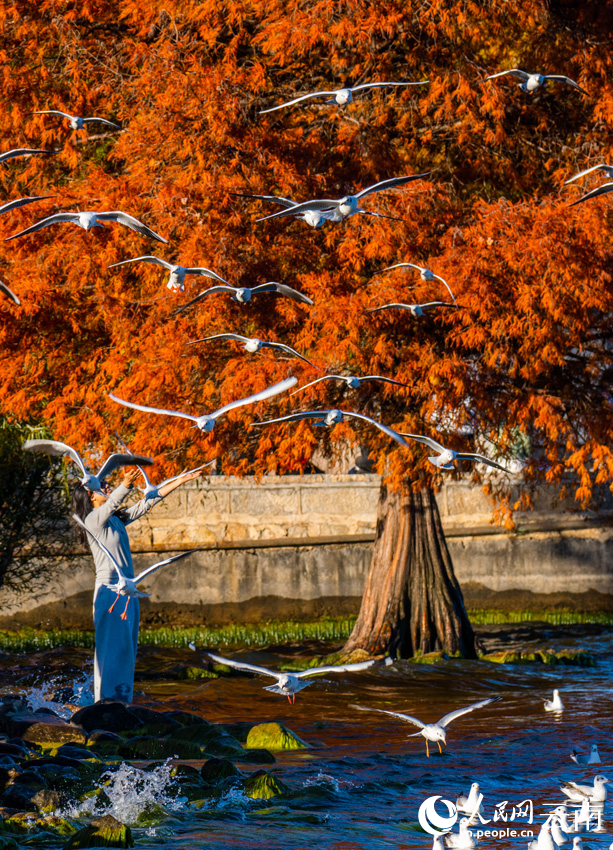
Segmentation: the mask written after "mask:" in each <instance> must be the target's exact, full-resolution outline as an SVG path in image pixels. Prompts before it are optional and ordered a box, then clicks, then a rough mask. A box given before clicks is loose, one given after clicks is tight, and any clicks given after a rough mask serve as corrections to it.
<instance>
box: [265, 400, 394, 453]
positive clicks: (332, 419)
mask: <svg viewBox="0 0 613 850" xmlns="http://www.w3.org/2000/svg"><path fill="white" fill-rule="evenodd" d="M346 416H349V417H351V418H353V419H361V420H362V421H364V422H369V423H370V424H371V425H374V426H375V427H377V428H378V429H379V430H380V431H383V433H384V434H387V436H388V437H391V438H392V440H396V442H397V443H400V445H401V446H405V447H406V448H408V446H407V444H406V443H405V441H404V440H403V439H402V436H401V435H400V434H398V433H397V432H396V431H394V430H392V428H388V426H387V425H383V424H382V423H381V422H377V420H376V419H371V418H370V416H365V415H364V414H363V413H354V412H353V411H347V410H337V409H336V408H333V409H332V410H304V411H302V412H300V413H290V414H289V416H280V417H279V418H278V419H267V420H266V421H265V422H252V423H251V424H252V425H273V424H275V423H277V422H299V421H300V420H302V419H314V420H316V421H315V422H313V425H316V426H321V427H324V426H327V425H338V423H339V422H343V421H344V420H345V417H346Z"/></svg>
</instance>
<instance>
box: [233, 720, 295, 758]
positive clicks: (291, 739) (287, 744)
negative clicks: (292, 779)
mask: <svg viewBox="0 0 613 850" xmlns="http://www.w3.org/2000/svg"><path fill="white" fill-rule="evenodd" d="M309 746H310V744H307V742H306V741H303V740H302V738H299V737H298V735H296V734H294V732H291V731H290V730H289V729H286V728H285V726H282V725H281V724H280V723H259V724H258V725H257V726H254V727H253V728H252V729H250V730H249V734H248V735H247V741H246V743H245V749H247V750H272V751H273V752H274V751H275V750H305V749H307V748H308V747H309Z"/></svg>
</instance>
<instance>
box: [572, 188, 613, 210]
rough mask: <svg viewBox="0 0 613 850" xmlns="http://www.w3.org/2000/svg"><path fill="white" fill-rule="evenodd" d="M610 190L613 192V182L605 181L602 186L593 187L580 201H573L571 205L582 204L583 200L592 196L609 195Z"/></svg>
mask: <svg viewBox="0 0 613 850" xmlns="http://www.w3.org/2000/svg"><path fill="white" fill-rule="evenodd" d="M609 192H613V183H603V184H602V185H601V186H597V187H596V189H592V191H591V192H588V193H587V195H583V196H582V197H581V198H579V200H578V201H573V203H572V204H570V205H569V206H571V207H574V206H576V205H577V204H582V203H583V201H589V200H590V198H597V197H598V196H599V195H607V194H608V193H609Z"/></svg>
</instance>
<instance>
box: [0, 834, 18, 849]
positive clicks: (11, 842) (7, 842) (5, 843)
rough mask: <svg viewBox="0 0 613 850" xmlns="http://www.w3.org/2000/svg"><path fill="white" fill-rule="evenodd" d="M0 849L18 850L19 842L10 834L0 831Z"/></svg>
mask: <svg viewBox="0 0 613 850" xmlns="http://www.w3.org/2000/svg"><path fill="white" fill-rule="evenodd" d="M0 850H19V844H17V842H16V841H15V839H14V838H11V836H10V835H6V834H5V833H3V832H0Z"/></svg>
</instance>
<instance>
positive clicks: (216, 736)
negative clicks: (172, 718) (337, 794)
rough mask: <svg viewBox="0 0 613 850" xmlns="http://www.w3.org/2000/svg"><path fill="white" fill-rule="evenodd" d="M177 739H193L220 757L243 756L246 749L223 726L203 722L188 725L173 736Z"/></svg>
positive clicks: (208, 751)
mask: <svg viewBox="0 0 613 850" xmlns="http://www.w3.org/2000/svg"><path fill="white" fill-rule="evenodd" d="M172 737H173V740H176V741H192V742H193V743H195V744H199V746H201V747H203V748H204V750H205V752H206V753H207V754H208V755H211V756H218V757H220V758H241V757H242V756H243V754H244V750H243V748H242V747H241V745H240V744H239V742H238V741H237V740H236V738H232V737H231V736H230V735H227V734H226V733H225V732H224V730H223V728H222V727H221V726H215V725H213V724H211V723H203V724H200V725H199V726H186V727H184V728H183V729H181V730H179V731H178V732H175V733H174V735H173V736H172Z"/></svg>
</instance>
